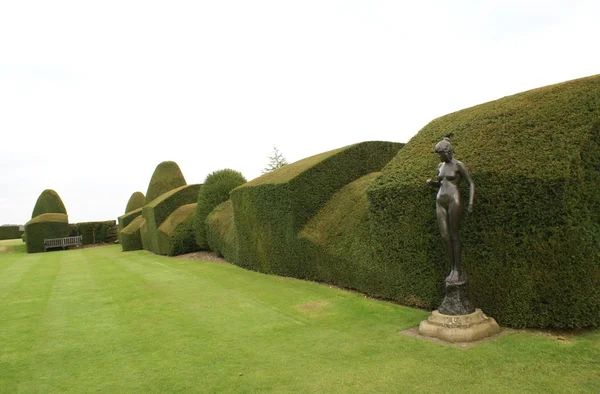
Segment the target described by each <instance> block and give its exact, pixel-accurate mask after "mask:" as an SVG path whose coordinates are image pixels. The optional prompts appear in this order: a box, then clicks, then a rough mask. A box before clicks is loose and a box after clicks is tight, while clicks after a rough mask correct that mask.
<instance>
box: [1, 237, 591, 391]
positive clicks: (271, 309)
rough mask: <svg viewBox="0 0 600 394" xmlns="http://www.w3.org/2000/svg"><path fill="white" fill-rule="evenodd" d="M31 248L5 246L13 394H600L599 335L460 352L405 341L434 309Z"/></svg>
mask: <svg viewBox="0 0 600 394" xmlns="http://www.w3.org/2000/svg"><path fill="white" fill-rule="evenodd" d="M19 242H21V241H20V240H16V241H15V240H12V241H2V242H0V247H4V246H6V247H8V251H5V252H2V253H0V299H1V302H0V316H1V319H0V391H1V392H2V393H11V392H25V393H36V392H44V393H49V392H73V393H82V392H94V391H97V392H106V393H112V392H128V393H130V392H146V393H148V392H152V393H154V392H156V393H159V392H160V393H165V392H227V393H230V392H245V393H256V392H279V393H281V392H301V393H308V392H343V393H359V392H369V393H375V392H377V393H379V392H394V393H398V392H406V393H414V392H427V393H436V392H440V393H442V392H443V393H446V392H460V393H474V392H485V393H506V392H511V393H526V392H540V393H552V392H555V393H562V392H590V393H597V392H598V391H600V331H593V332H588V333H585V334H582V335H579V336H570V337H567V339H568V340H567V341H558V340H556V339H553V338H552V337H550V336H546V335H536V334H529V333H512V334H508V335H505V336H504V337H502V338H500V339H498V340H496V341H493V342H489V343H486V344H483V345H480V346H477V347H474V348H471V349H468V350H461V349H456V348H453V347H447V346H441V345H437V344H433V343H429V342H425V341H421V340H417V339H414V338H410V337H406V336H403V335H400V334H398V330H402V329H406V328H409V327H412V326H415V325H417V324H418V323H419V321H420V320H421V319H424V318H425V317H426V316H427V313H426V312H423V311H421V310H416V309H410V308H406V307H401V306H398V305H394V304H390V303H386V302H381V301H376V300H371V299H368V298H365V297H364V296H362V295H360V294H357V293H350V292H346V291H342V290H338V289H335V288H329V287H328V286H325V285H320V284H316V283H311V282H303V281H300V280H296V279H290V278H282V277H276V276H269V275H263V274H260V273H256V272H252V271H246V270H243V269H241V268H238V267H236V266H233V265H229V264H219V263H207V262H197V261H188V260H178V259H172V258H167V257H162V256H156V255H153V254H150V253H148V252H146V251H136V252H128V253H122V252H121V251H120V247H119V246H118V245H115V246H105V247H97V248H89V249H76V250H70V251H66V252H62V251H61V252H49V253H38V254H25V253H24V248H23V245H22V243H20V244H19ZM240 374H241V375H240Z"/></svg>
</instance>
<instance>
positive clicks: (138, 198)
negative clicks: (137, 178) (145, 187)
mask: <svg viewBox="0 0 600 394" xmlns="http://www.w3.org/2000/svg"><path fill="white" fill-rule="evenodd" d="M145 203H146V196H144V193H142V192H135V193H133V194H132V195H131V197H129V201H127V208H125V213H129V212H131V211H135V210H136V209H139V208H141V207H143V206H144V204H145Z"/></svg>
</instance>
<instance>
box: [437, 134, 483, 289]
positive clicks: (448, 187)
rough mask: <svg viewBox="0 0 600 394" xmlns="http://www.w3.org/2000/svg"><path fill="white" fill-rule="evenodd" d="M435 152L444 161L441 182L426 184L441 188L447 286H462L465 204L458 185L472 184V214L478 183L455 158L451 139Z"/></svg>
mask: <svg viewBox="0 0 600 394" xmlns="http://www.w3.org/2000/svg"><path fill="white" fill-rule="evenodd" d="M435 153H437V154H438V155H439V156H440V159H441V160H442V161H441V163H440V164H438V180H437V181H433V180H431V179H428V180H427V184H428V185H430V186H436V187H439V191H438V193H437V198H436V210H437V222H438V226H439V227H440V233H441V234H442V239H443V240H444V246H445V247H446V253H447V254H448V256H449V257H450V262H451V263H452V270H451V271H450V275H448V277H446V284H447V285H448V284H462V283H464V282H465V281H466V274H465V273H464V272H463V270H462V268H461V266H460V260H461V246H460V237H459V230H460V217H461V214H462V205H461V201H460V192H459V190H458V185H459V184H460V181H461V179H462V178H464V179H465V181H467V183H468V184H469V207H468V210H467V211H468V212H469V213H471V212H472V211H473V200H474V198H475V184H474V183H473V181H472V180H471V176H470V175H469V172H468V171H467V168H466V167H465V166H464V164H463V163H461V162H460V161H458V160H456V159H454V158H452V153H453V152H452V145H451V144H450V139H449V138H447V137H445V138H444V139H443V140H441V141H440V142H438V143H437V144H436V145H435Z"/></svg>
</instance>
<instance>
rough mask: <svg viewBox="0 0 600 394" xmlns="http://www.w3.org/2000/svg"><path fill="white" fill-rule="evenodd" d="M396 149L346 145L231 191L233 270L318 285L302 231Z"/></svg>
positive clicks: (392, 145) (368, 144)
mask: <svg viewBox="0 0 600 394" xmlns="http://www.w3.org/2000/svg"><path fill="white" fill-rule="evenodd" d="M401 146H402V145H401V144H397V143H390V142H378V141H374V142H363V143H359V144H355V145H350V146H348V147H345V148H341V149H336V150H334V151H330V152H325V153H322V154H320V155H316V156H312V157H309V158H306V159H304V160H301V161H299V162H296V163H293V164H289V165H287V166H284V167H282V168H280V169H278V170H275V171H273V172H270V173H267V174H265V175H263V176H261V177H259V178H257V179H255V180H253V181H250V182H248V183H246V184H244V185H242V186H240V187H238V188H236V189H234V190H233V191H232V192H231V200H232V203H233V211H234V220H235V229H236V233H237V234H236V236H237V238H236V239H237V244H238V259H237V264H239V265H241V266H244V267H247V268H250V269H253V270H257V271H261V272H268V273H275V274H279V275H286V276H294V277H299V278H310V279H318V278H317V276H316V272H317V270H316V268H315V266H314V264H312V262H311V261H310V259H307V258H306V257H305V256H304V254H303V248H302V244H301V242H300V240H299V238H298V233H299V232H300V230H301V228H302V226H303V225H304V224H306V222H307V221H308V220H309V219H310V218H311V217H312V216H313V215H314V214H316V213H317V211H318V210H319V209H320V208H322V207H323V206H324V205H325V204H326V202H327V201H328V200H329V199H330V198H331V196H332V195H333V194H334V193H336V192H337V191H338V190H340V189H341V188H342V187H344V186H345V185H347V184H348V183H350V182H352V181H354V180H355V179H357V178H360V177H361V176H363V175H365V174H368V173H371V172H373V171H379V170H380V169H381V168H382V167H383V166H384V165H385V164H386V163H387V162H388V161H389V160H390V159H391V158H392V157H394V155H395V154H396V153H397V152H398V150H399V149H400V148H401Z"/></svg>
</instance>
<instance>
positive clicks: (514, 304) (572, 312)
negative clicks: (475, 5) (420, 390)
mask: <svg viewBox="0 0 600 394" xmlns="http://www.w3.org/2000/svg"><path fill="white" fill-rule="evenodd" d="M448 134H450V135H451V140H452V144H453V147H454V150H455V157H456V158H457V159H458V160H460V161H462V162H463V163H465V165H466V166H467V167H468V168H469V169H470V172H471V176H472V178H473V180H474V182H475V184H476V187H477V193H476V198H475V211H474V213H473V214H472V216H467V217H464V218H463V221H462V228H461V240H462V243H463V263H464V266H465V269H466V271H467V273H468V277H469V291H470V296H471V299H472V300H473V301H474V303H475V304H476V305H477V306H478V307H481V308H482V309H483V310H484V311H485V312H486V313H488V314H490V315H491V316H494V317H495V318H496V319H497V320H498V321H499V323H500V324H502V325H506V326H515V327H542V328H545V327H552V328H576V327H590V326H600V253H598V250H599V249H600V248H599V246H600V75H599V76H594V77H589V78H584V79H579V80H574V81H570V82H566V83H561V84H557V85H553V86H548V87H544V88H540V89H535V90H531V91H528V92H524V93H520V94H517V95H514V96H510V97H505V98H503V99H500V100H497V101H493V102H490V103H486V104H482V105H478V106H476V107H472V108H468V109H465V110H462V111H459V112H455V113H452V114H450V115H446V116H443V117H441V118H438V119H435V120H434V121H432V122H431V123H429V124H428V125H427V126H425V127H424V128H423V129H422V130H421V131H420V132H419V133H418V134H417V135H416V136H415V137H414V138H413V139H412V140H411V141H410V142H409V143H408V144H407V145H406V146H405V147H404V148H403V149H402V150H401V151H400V152H399V153H398V155H396V157H395V158H394V159H393V160H392V161H391V162H390V163H389V164H388V165H387V166H386V167H385V168H384V169H383V170H382V174H381V175H380V176H379V177H378V178H377V179H376V180H375V182H373V183H372V185H371V186H370V187H369V189H368V191H367V194H368V198H369V214H370V218H371V222H370V227H371V230H372V242H373V245H372V246H373V250H374V253H373V257H374V258H373V265H374V266H375V267H381V268H377V269H389V267H392V266H393V269H391V270H390V276H389V280H387V281H384V282H382V283H381V284H380V288H379V289H378V291H377V292H376V294H378V295H381V296H383V297H386V298H390V299H393V300H396V301H398V302H401V303H403V304H407V305H419V306H424V307H428V308H435V307H436V306H438V305H439V303H440V301H441V299H442V296H443V286H442V284H443V280H444V277H445V276H446V275H447V274H448V272H449V270H450V267H449V262H447V260H446V256H445V255H444V249H443V246H442V241H441V238H440V236H439V231H438V229H437V225H436V217H435V193H436V191H435V190H433V189H432V188H430V187H428V186H427V185H426V184H425V179H427V178H431V177H433V176H435V175H436V169H437V162H438V158H437V157H436V156H435V155H434V154H433V153H432V152H433V147H434V145H435V143H436V142H437V141H439V140H440V139H442V137H444V136H445V135H448ZM463 183H464V182H463ZM463 186H464V187H463V198H464V196H465V195H467V194H466V193H467V190H465V188H466V185H463Z"/></svg>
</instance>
